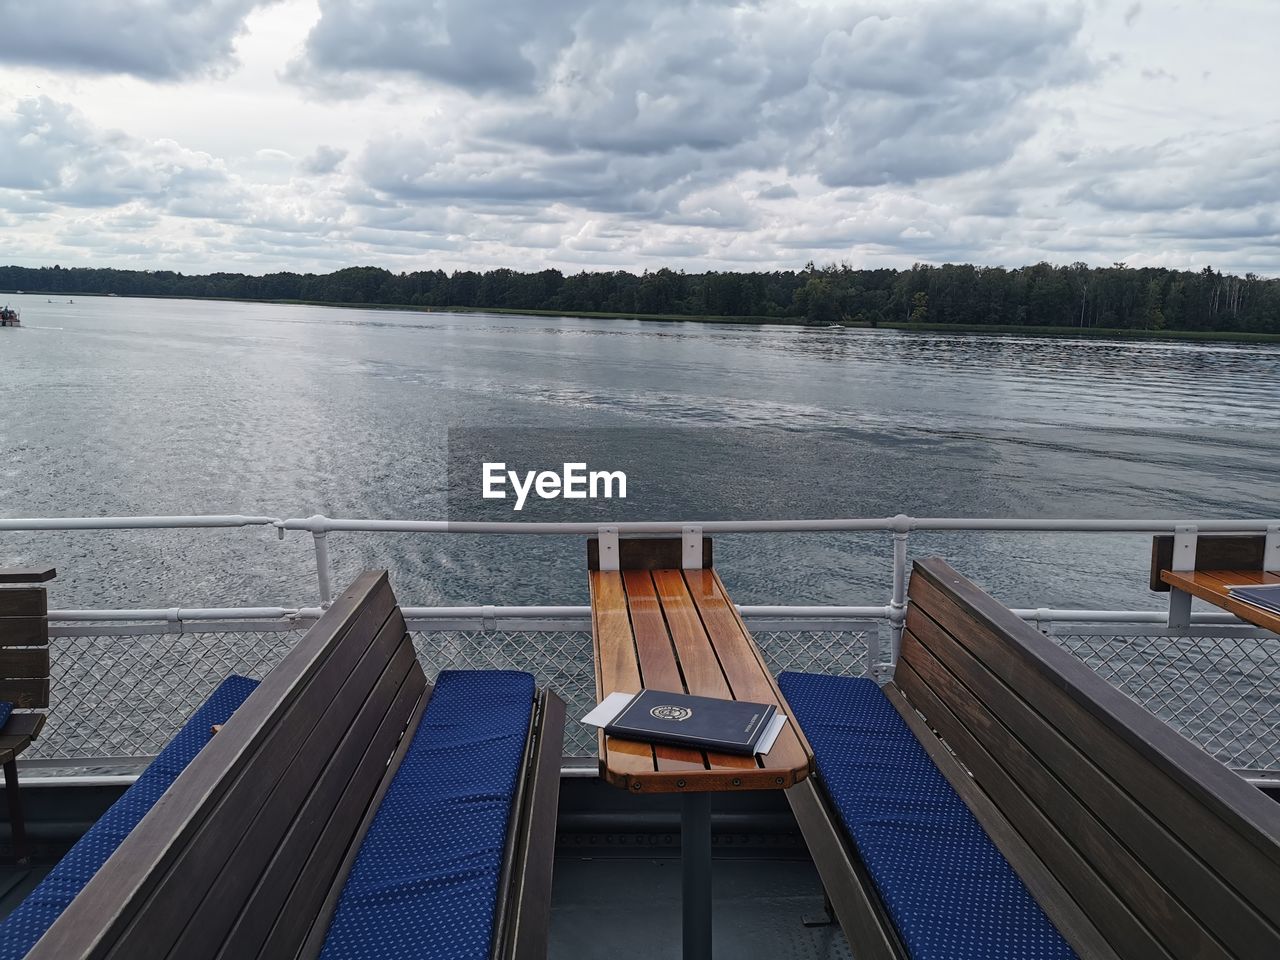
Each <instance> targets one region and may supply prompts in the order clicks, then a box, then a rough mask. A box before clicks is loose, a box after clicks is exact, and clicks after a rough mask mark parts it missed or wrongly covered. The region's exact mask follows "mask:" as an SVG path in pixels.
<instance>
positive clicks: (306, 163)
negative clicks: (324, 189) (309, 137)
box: [301, 144, 347, 176]
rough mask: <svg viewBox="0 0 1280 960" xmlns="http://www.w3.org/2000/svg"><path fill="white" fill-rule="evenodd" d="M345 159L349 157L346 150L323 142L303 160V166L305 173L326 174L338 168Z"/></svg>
mask: <svg viewBox="0 0 1280 960" xmlns="http://www.w3.org/2000/svg"><path fill="white" fill-rule="evenodd" d="M345 159H347V151H346V150H341V149H339V148H338V147H330V146H327V145H323V144H322V145H321V146H319V147H316V149H315V150H314V151H313V152H312V153H311V155H310V156H308V157H306V158H305V159H304V160H303V161H302V163H301V168H302V171H303V172H304V173H309V174H312V175H314V176H324V175H325V174H328V173H333V172H334V171H335V170H337V169H338V165H339V164H340V163H342V161H343V160H345Z"/></svg>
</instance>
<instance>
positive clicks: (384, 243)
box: [0, 0, 1280, 276]
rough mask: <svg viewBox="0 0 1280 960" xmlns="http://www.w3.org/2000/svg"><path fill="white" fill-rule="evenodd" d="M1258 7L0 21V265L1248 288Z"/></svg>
mask: <svg viewBox="0 0 1280 960" xmlns="http://www.w3.org/2000/svg"><path fill="white" fill-rule="evenodd" d="M1276 37H1280V3H1276V2H1274V0H1214V2H1208V0H1204V2H1191V0H1184V2H1173V0H1162V2H1156V0H1141V2H1131V0H1115V2H1110V0H1078V2H1064V0H1058V2H1036V0H1009V2H995V0H944V2H934V0H886V2H871V0H866V2H864V0H841V2H819V0H746V2H739V0H537V2H534V0H92V2H86V0H39V2H33V0H0V263H3V264H20V265H27V266H42V265H52V264H54V263H59V264H61V265H63V266H111V267H122V268H132V269H171V270H180V271H183V272H185V273H203V272H210V271H215V270H229V271H239V272H247V273H265V272H271V271H276V270H285V269H288V270H300V271H328V270H332V269H337V268H339V267H342V266H349V265H354V264H361V265H377V266H383V267H387V268H389V269H392V270H396V271H400V270H418V269H435V268H440V269H445V270H455V269H489V268H492V267H512V268H515V269H518V270H538V269H542V268H545V267H558V268H560V269H562V270H565V271H566V272H577V271H579V270H583V269H586V270H600V269H628V270H634V271H639V270H643V269H650V270H654V269H658V268H660V267H663V266H670V267H673V268H682V269H686V270H690V271H702V270H710V269H714V270H726V269H727V270H771V269H791V268H798V267H801V266H803V265H804V264H805V263H806V262H807V261H810V260H812V261H814V262H816V263H818V264H826V263H840V262H847V263H849V264H852V265H853V266H855V267H866V268H875V267H902V266H909V265H910V264H912V263H915V262H925V263H945V262H970V263H978V264H987V265H1004V266H1010V267H1013V266H1020V265H1023V264H1028V263H1035V262H1038V261H1041V260H1048V261H1051V262H1054V263H1072V262H1077V261H1083V262H1085V263H1088V264H1090V265H1094V266H1101V265H1109V264H1111V263H1113V262H1117V261H1123V262H1126V263H1128V264H1130V265H1132V266H1167V267H1174V268H1180V269H1199V268H1202V267H1203V266H1205V265H1209V264H1211V265H1212V266H1214V267H1216V268H1218V269H1222V270H1229V271H1232V272H1237V273H1245V272H1249V271H1252V272H1254V273H1258V274H1261V275H1263V276H1278V275H1280V96H1278V94H1280V57H1277V56H1276V53H1275V38H1276Z"/></svg>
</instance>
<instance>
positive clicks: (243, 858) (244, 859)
mask: <svg viewBox="0 0 1280 960" xmlns="http://www.w3.org/2000/svg"><path fill="white" fill-rule="evenodd" d="M392 651H394V652H392ZM414 662H415V661H414V652H413V645H412V643H411V642H409V640H408V639H407V637H406V636H405V630H404V620H403V619H402V618H401V617H400V613H399V611H398V610H397V611H395V612H394V613H393V614H392V617H391V618H390V619H389V620H388V621H387V624H385V625H384V626H383V628H382V630H381V631H379V634H378V637H377V639H375V641H374V643H373V645H371V646H370V647H369V649H368V650H367V651H366V652H365V654H364V656H363V657H361V659H360V662H359V663H358V664H357V665H356V667H355V668H354V669H353V670H352V671H351V673H350V674H349V675H348V677H347V679H346V680H345V681H344V682H343V683H342V687H341V689H340V690H339V691H338V692H337V694H336V695H335V696H334V697H333V699H332V701H331V705H330V707H329V708H328V709H326V710H324V712H323V714H322V715H321V716H320V717H319V719H318V721H317V722H316V724H315V726H314V727H313V728H312V730H311V732H310V733H309V734H308V736H307V739H306V741H305V742H304V743H303V744H302V746H301V748H300V749H299V750H298V752H297V753H296V754H295V755H294V757H293V759H292V761H291V762H290V763H289V766H288V768H287V769H286V770H285V771H284V772H283V773H282V775H281V777H280V779H279V781H278V782H277V784H276V786H275V788H274V789H273V790H272V791H271V793H270V795H269V796H268V797H267V798H266V800H265V801H263V802H262V803H261V804H259V805H258V806H257V807H256V808H255V809H254V811H253V813H252V816H251V820H250V822H249V823H248V826H247V828H246V829H245V831H244V834H243V836H242V837H241V839H240V841H239V843H238V844H237V845H236V847H235V850H234V851H233V852H231V853H229V855H228V856H227V859H226V860H225V864H224V865H222V866H221V867H220V868H219V872H218V873H217V886H218V888H220V889H230V890H235V891H240V892H241V893H240V896H239V897H235V896H208V897H204V898H203V899H202V900H201V902H200V905H199V906H198V907H197V908H196V910H195V912H194V913H193V914H192V915H191V917H190V919H188V920H187V922H186V925H185V929H184V930H183V931H182V933H181V934H180V936H179V937H178V939H177V941H176V943H175V945H174V947H173V948H172V952H173V953H174V954H175V955H176V956H179V957H183V958H190V960H200V958H204V957H213V956H214V955H215V954H216V950H217V947H218V944H220V943H221V942H222V941H223V940H224V939H225V938H226V937H227V934H228V931H229V930H230V927H231V925H232V924H233V923H234V922H235V921H236V917H237V915H238V914H239V913H240V912H241V910H242V908H246V906H247V908H249V909H253V910H256V911H259V912H262V911H264V910H265V911H267V912H268V913H269V914H271V915H275V914H276V913H278V910H279V908H278V906H277V905H275V904H271V903H270V901H271V900H273V899H274V895H275V894H276V892H277V891H280V890H281V889H282V888H283V889H287V888H288V884H289V883H290V882H291V881H293V880H295V879H296V878H297V875H298V874H300V873H301V872H302V871H301V870H300V864H301V863H302V862H303V861H304V860H305V857H306V856H307V854H308V853H309V852H310V851H311V849H312V848H313V847H314V846H315V842H316V833H317V832H318V828H319V827H320V825H322V824H323V823H324V822H325V821H326V820H327V819H328V817H329V816H330V814H331V813H332V810H333V808H334V807H335V806H336V805H337V803H338V802H340V798H341V797H342V796H343V795H344V794H345V793H347V792H353V793H356V794H358V795H359V796H360V797H362V798H363V804H367V803H368V802H369V799H370V798H372V796H373V793H374V791H375V790H376V789H377V786H378V783H379V781H380V780H381V777H382V773H383V771H382V770H376V771H372V772H371V773H370V774H369V775H367V776H366V778H365V780H364V781H363V783H360V782H357V781H354V780H353V779H352V777H353V773H354V771H355V768H356V766H357V765H358V763H359V761H360V758H361V757H363V756H364V754H365V752H366V751H367V750H368V748H369V744H370V742H371V741H373V740H374V737H375V734H376V733H377V731H378V729H379V727H380V726H381V725H382V724H383V721H384V720H385V719H386V718H387V715H388V708H389V706H392V705H394V704H395V702H396V692H397V691H398V690H399V689H400V687H401V686H402V685H403V684H404V681H405V678H406V676H407V675H408V673H409V669H410V667H411V666H412V665H413V664H414ZM419 692H420V691H413V692H412V693H411V694H410V695H409V696H407V697H405V698H404V701H403V702H402V703H401V706H400V711H399V712H398V713H397V714H396V715H395V716H394V717H393V720H392V725H393V726H394V727H395V731H396V734H397V736H398V735H399V733H400V732H401V731H403V730H404V728H405V725H406V724H407V723H408V720H409V714H410V713H411V712H412V709H413V705H414V703H415V702H416V695H417V693H419ZM391 751H392V746H391V745H390V744H388V745H387V747H386V752H385V756H387V757H389V756H390V754H391ZM205 829H206V831H217V833H216V834H213V833H210V836H211V838H216V839H217V840H220V841H222V842H223V843H224V844H226V845H228V846H229V845H230V835H229V834H230V833H231V832H230V831H228V830H227V829H226V828H225V826H224V827H222V828H221V829H219V825H218V824H217V823H215V822H213V821H211V822H210V824H209V825H207V826H206V828H205ZM282 838H283V839H282ZM348 839H349V838H348ZM191 849H192V852H191V854H190V856H192V857H197V856H199V855H200V852H201V851H200V850H199V847H198V845H196V844H193V845H192V848H191ZM208 860H209V858H208V857H207V856H206V857H205V858H204V859H203V861H202V864H203V865H204V868H205V869H206V870H209V871H210V872H212V866H211V865H210V864H209V862H208ZM268 863H270V865H271V866H272V867H273V868H277V869H276V871H275V872H276V873H277V874H281V873H283V874H284V875H283V876H278V875H277V876H273V877H270V878H268V877H266V876H264V873H268V872H269V871H268V870H267V867H268ZM290 866H291V867H292V869H290ZM335 868H336V864H335ZM179 870H181V866H179V867H176V868H175V871H174V873H173V874H172V876H173V877H174V878H175V879H171V880H169V881H167V885H169V886H172V885H174V884H175V883H177V879H176V878H177V877H180V876H182V875H181V874H180V873H179V872H178V871H179ZM317 873H319V872H318V871H317ZM259 877H263V879H264V882H265V885H263V884H257V883H256V881H257V879H258V878H259ZM319 879H320V880H321V881H322V882H324V883H325V884H326V887H327V884H329V883H331V882H332V880H333V876H332V873H330V874H329V875H328V876H320V877H319ZM203 880H204V877H200V878H198V879H197V881H196V884H194V885H193V888H189V889H188V890H187V892H186V893H184V896H187V895H191V896H199V884H200V882H201V881H203ZM255 887H256V888H257V889H256V890H255ZM272 907H275V909H272ZM153 909H154V908H153ZM153 936H154V935H153Z"/></svg>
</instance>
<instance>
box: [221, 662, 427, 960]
mask: <svg viewBox="0 0 1280 960" xmlns="http://www.w3.org/2000/svg"><path fill="white" fill-rule="evenodd" d="M419 673H420V671H410V675H409V677H408V682H407V684H406V690H407V691H411V690H412V689H414V688H417V687H418V686H419ZM421 689H422V693H421V694H420V695H419V697H418V703H417V706H416V707H415V708H414V711H413V716H412V717H411V719H410V720H409V726H408V727H407V728H406V730H405V732H404V734H402V735H401V737H400V740H399V742H398V743H397V744H396V747H395V752H394V753H393V754H392V755H391V760H390V761H389V762H388V763H387V774H386V776H384V777H383V778H382V782H381V783H380V784H378V789H377V791H376V792H375V793H374V795H373V799H372V801H370V803H369V804H368V806H367V807H366V808H365V809H363V810H361V809H360V808H359V806H358V805H357V804H356V803H355V802H353V801H352V800H351V798H347V799H345V800H344V801H343V803H342V804H341V805H339V807H338V808H337V809H336V810H335V811H334V815H333V816H332V817H331V818H330V820H329V823H328V824H327V825H326V827H325V832H324V833H323V834H322V835H321V837H320V841H319V842H318V843H317V844H316V846H315V848H314V849H313V850H312V852H311V856H312V857H320V858H324V860H323V862H328V860H329V859H330V858H332V857H334V856H335V855H338V854H340V855H341V859H340V862H339V864H338V870H337V875H336V877H335V879H334V882H333V884H332V885H330V887H329V889H328V892H327V893H325V896H324V902H323V903H322V904H321V906H320V909H319V911H318V912H317V913H316V914H315V915H314V917H310V918H308V917H301V918H299V917H293V918H292V919H290V918H288V917H285V916H283V915H282V916H280V917H278V918H276V920H277V921H278V922H275V923H274V924H273V927H272V930H271V937H272V938H273V939H271V940H268V941H267V945H266V949H263V950H261V951H260V952H259V954H258V956H260V957H261V958H262V960H271V954H270V952H268V951H269V950H270V949H272V948H273V947H274V946H275V944H278V943H283V942H284V940H285V939H286V934H287V933H289V931H293V933H292V934H290V936H291V935H295V934H296V931H297V930H299V929H307V935H306V940H305V941H304V942H303V944H302V947H301V949H300V950H299V951H298V960H313V958H315V957H317V956H319V955H320V950H321V948H322V947H323V946H324V939H325V936H326V935H327V934H328V931H329V922H330V920H331V919H332V917H333V911H334V910H335V909H337V906H338V900H339V898H340V897H341V896H342V888H343V886H344V885H345V884H346V882H347V878H348V877H349V876H351V869H352V867H354V866H355V862H356V857H357V856H358V855H359V853H360V847H361V845H362V844H363V843H364V838H365V836H366V835H367V834H368V833H369V828H370V827H372V826H373V820H374V817H376V816H377V813H378V807H380V806H381V805H382V800H383V797H385V796H386V793H387V790H389V789H390V787H391V781H392V780H393V779H394V778H395V775H396V771H398V770H399V769H400V764H401V762H402V761H403V760H404V758H405V754H407V753H408V752H409V747H410V746H411V745H412V743H413V731H415V730H417V728H418V724H419V722H420V721H421V720H422V715H423V713H425V712H426V709H427V704H428V703H430V702H431V694H432V691H433V687H432V686H431V684H428V683H426V678H425V676H423V677H421ZM377 746H378V745H372V746H371V749H370V750H368V751H367V752H366V754H365V758H364V759H363V760H362V761H361V765H362V768H363V766H364V765H365V764H373V765H376V764H377V762H378V756H379V755H380V753H381V750H380V749H377ZM357 775H358V774H357ZM352 823H355V824H356V827H355V834H354V837H353V838H352V840H351V841H350V842H349V843H347V844H346V846H345V848H344V846H343V838H345V837H346V836H348V835H349V832H350V829H351V827H350V825H351V824H352ZM335 838H336V839H335ZM305 875H306V876H308V877H310V876H314V872H307V873H306V874H305ZM290 895H291V896H292V895H294V891H290ZM315 895H316V891H315V890H313V889H303V890H300V891H297V896H298V898H299V899H300V900H302V901H306V900H309V899H311V898H313V897H314V896H315ZM266 919H267V920H268V921H270V920H271V918H270V917H267V918H266ZM222 960H238V955H237V954H236V953H234V952H231V951H224V952H223V955H222Z"/></svg>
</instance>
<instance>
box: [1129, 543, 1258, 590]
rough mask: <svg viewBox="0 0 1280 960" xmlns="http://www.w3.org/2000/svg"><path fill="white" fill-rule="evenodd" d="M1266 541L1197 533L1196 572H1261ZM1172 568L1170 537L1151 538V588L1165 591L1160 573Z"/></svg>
mask: <svg viewBox="0 0 1280 960" xmlns="http://www.w3.org/2000/svg"><path fill="white" fill-rule="evenodd" d="M1266 542H1267V538H1266V537H1262V536H1256V535H1233V534H1209V533H1206V534H1201V535H1200V536H1198V537H1196V569H1197V570H1261V569H1262V561H1263V558H1264V557H1265V555H1266ZM1172 566H1173V537H1172V536H1169V535H1167V534H1166V535H1162V536H1157V537H1152V539H1151V589H1152V590H1155V591H1158V592H1161V593H1168V592H1169V583H1168V581H1166V580H1163V579H1162V578H1161V576H1160V574H1161V573H1162V572H1163V571H1165V570H1168V569H1170V568H1172Z"/></svg>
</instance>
